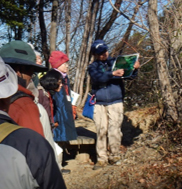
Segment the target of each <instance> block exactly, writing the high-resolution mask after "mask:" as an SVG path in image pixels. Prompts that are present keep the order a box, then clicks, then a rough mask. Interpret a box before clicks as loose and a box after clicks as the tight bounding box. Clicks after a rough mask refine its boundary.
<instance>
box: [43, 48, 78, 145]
mask: <svg viewBox="0 0 182 189" xmlns="http://www.w3.org/2000/svg"><path fill="white" fill-rule="evenodd" d="M68 60H69V59H68V57H67V55H66V54H64V53H62V52H61V51H53V52H52V53H51V57H50V59H49V62H50V63H51V66H52V68H53V69H51V70H49V71H48V72H47V74H46V75H44V76H43V77H42V78H41V79H40V83H41V85H42V86H43V87H44V88H45V89H46V90H47V91H49V93H50V94H51V96H52V101H53V107H54V108H53V109H54V122H55V123H56V124H58V126H57V127H55V128H54V129H53V136H54V140H55V141H56V142H66V141H70V140H76V139H77V132H76V128H75V123H74V118H73V112H72V104H71V97H70V84H69V78H68V76H67V74H66V73H67V71H68V64H67V61H68ZM59 83H60V84H61V83H62V85H61V88H59Z"/></svg>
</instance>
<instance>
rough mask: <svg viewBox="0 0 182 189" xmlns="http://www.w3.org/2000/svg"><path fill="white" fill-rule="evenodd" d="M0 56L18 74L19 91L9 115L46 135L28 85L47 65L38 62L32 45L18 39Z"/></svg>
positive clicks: (14, 97) (13, 97) (2, 50)
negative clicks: (33, 76) (33, 75)
mask: <svg viewBox="0 0 182 189" xmlns="http://www.w3.org/2000/svg"><path fill="white" fill-rule="evenodd" d="M0 56H1V57H2V59H3V61H4V62H5V63H6V64H9V65H10V66H11V67H12V68H13V70H14V71H15V72H16V74H17V76H18V91H17V93H15V94H14V95H13V96H12V98H11V104H10V108H9V112H8V113H9V115H10V116H11V117H12V119H13V120H14V121H15V122H16V123H17V124H19V125H22V126H24V127H26V128H30V129H32V130H34V131H36V132H38V133H39V134H41V135H42V136H44V133H43V128H42V124H41V122H40V118H39V115H40V114H39V110H38V107H37V105H36V104H35V103H34V95H33V94H32V92H31V91H30V90H28V89H27V86H28V85H29V83H30V82H31V77H32V74H33V73H34V72H39V71H45V70H47V69H46V67H43V66H41V65H38V64H36V63H35V62H36V56H35V53H34V51H33V50H32V48H31V47H30V45H28V44H27V43H25V42H23V41H20V40H16V41H11V42H10V43H7V44H5V45H4V46H3V47H2V48H1V49H0Z"/></svg>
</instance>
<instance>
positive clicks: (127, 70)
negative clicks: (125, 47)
mask: <svg viewBox="0 0 182 189" xmlns="http://www.w3.org/2000/svg"><path fill="white" fill-rule="evenodd" d="M138 58H139V53H136V54H129V55H120V56H118V57H117V58H116V60H115V62H114V64H113V67H112V70H113V71H115V70H118V69H124V75H123V77H122V78H127V77H130V76H131V75H132V73H133V71H134V67H133V66H134V64H135V62H136V61H137V60H138Z"/></svg>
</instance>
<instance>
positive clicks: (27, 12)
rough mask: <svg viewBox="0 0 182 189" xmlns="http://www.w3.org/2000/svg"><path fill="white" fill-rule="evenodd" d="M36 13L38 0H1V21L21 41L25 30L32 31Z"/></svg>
mask: <svg viewBox="0 0 182 189" xmlns="http://www.w3.org/2000/svg"><path fill="white" fill-rule="evenodd" d="M35 11H36V0H15V1H12V0H1V4H0V19H1V21H2V23H6V24H7V25H8V26H9V27H10V28H11V30H12V31H13V32H14V34H15V35H14V38H15V39H21V38H22V35H23V30H24V31H30V30H31V23H32V22H33V21H34V20H35V14H34V13H35Z"/></svg>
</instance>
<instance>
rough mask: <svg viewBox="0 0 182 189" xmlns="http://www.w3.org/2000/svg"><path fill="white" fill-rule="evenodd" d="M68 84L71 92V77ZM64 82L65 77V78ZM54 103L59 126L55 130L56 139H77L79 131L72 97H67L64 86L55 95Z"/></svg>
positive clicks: (58, 140)
mask: <svg viewBox="0 0 182 189" xmlns="http://www.w3.org/2000/svg"><path fill="white" fill-rule="evenodd" d="M66 78H67V85H68V90H69V94H70V85H69V79H68V77H66ZM63 82H64V79H63ZM53 103H54V122H55V123H56V122H58V127H56V128H55V129H54V130H53V134H54V140H55V141H57V142H61V141H70V140H76V139H77V132H76V128H75V122H74V118H73V111H72V104H71V97H70V101H69V100H68V99H67V97H66V91H65V89H64V87H62V88H61V90H60V91H59V92H56V93H55V94H54V95H53Z"/></svg>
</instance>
